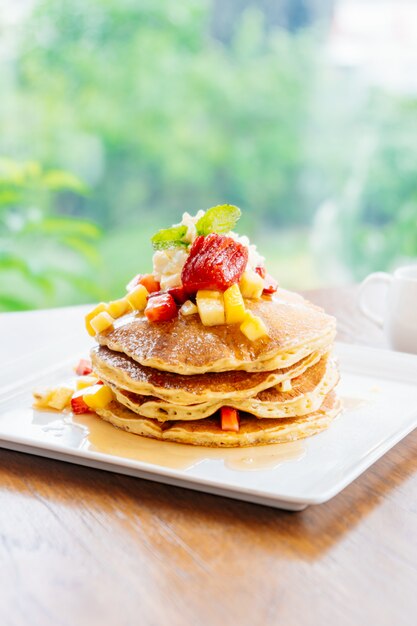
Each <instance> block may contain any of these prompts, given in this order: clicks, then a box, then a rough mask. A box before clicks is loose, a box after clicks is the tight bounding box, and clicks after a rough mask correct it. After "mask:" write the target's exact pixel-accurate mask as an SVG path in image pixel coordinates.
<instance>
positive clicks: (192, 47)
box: [0, 0, 417, 306]
mask: <svg viewBox="0 0 417 626" xmlns="http://www.w3.org/2000/svg"><path fill="white" fill-rule="evenodd" d="M211 20H212V5H211V2H209V0H183V1H182V2H177V1H176V0H159V1H158V2H151V0H89V1H88V2H84V0H72V2H71V3H67V2H64V1H63V0H36V1H35V2H34V4H33V9H32V10H31V11H30V12H29V13H28V15H27V17H26V18H25V19H24V20H22V22H21V23H19V25H18V27H15V30H14V31H13V33H12V37H11V40H12V41H11V44H10V46H9V47H10V52H9V57H8V61H7V63H4V64H3V69H4V71H2V72H0V91H1V94H2V97H1V99H0V153H3V154H9V155H12V157H13V158H15V159H19V160H27V159H36V160H37V161H39V162H40V163H43V164H45V167H46V168H47V171H48V168H49V169H53V168H56V167H58V168H60V169H61V170H64V171H71V172H74V173H75V174H76V175H77V176H78V177H79V178H80V179H82V180H84V181H86V183H87V184H88V186H89V188H90V189H91V193H89V194H86V193H84V190H82V189H80V188H79V189H72V192H70V191H65V192H62V191H59V193H57V194H56V193H55V190H54V189H53V187H51V185H50V184H49V186H48V184H46V186H45V187H44V191H43V193H46V196H47V197H48V198H49V200H48V202H47V204H48V206H49V208H48V211H49V212H51V211H53V213H54V215H55V219H56V218H57V217H58V216H61V217H62V219H63V220H64V221H63V222H62V225H64V224H65V223H66V224H67V225H68V228H69V229H71V227H70V223H72V220H75V222H74V223H75V224H76V223H78V222H77V220H79V218H80V216H87V217H88V218H89V219H90V220H92V221H94V222H96V223H98V224H99V225H100V226H101V227H102V228H103V230H104V238H103V240H102V242H100V243H97V244H94V247H95V248H96V249H97V251H98V252H97V254H98V253H99V252H100V251H101V252H102V253H103V258H104V261H103V264H102V265H101V266H100V267H98V265H96V266H94V263H96V264H97V259H96V258H94V254H93V252H92V250H93V245H92V239H91V238H88V237H86V236H85V233H84V235H83V236H81V237H79V236H78V235H77V234H75V233H74V232H73V231H71V230H70V231H69V234H68V236H69V237H70V238H72V244H73V248H72V249H71V254H74V253H75V252H74V246H76V245H78V247H79V250H78V255H79V256H80V258H81V257H82V258H83V262H84V263H85V265H84V269H83V270H81V268H80V266H79V264H78V263H79V261H78V262H77V264H75V265H76V266H77V270H76V271H73V272H72V276H73V279H74V280H73V286H72V288H71V289H69V288H67V289H66V290H64V289H62V288H59V289H58V288H56V289H55V291H54V293H53V294H52V292H51V291H50V292H48V290H47V289H46V287H45V288H44V291H43V293H44V295H43V296H42V298H34V296H33V295H29V294H28V295H27V296H26V297H25V303H26V304H27V305H29V304H31V305H32V306H41V305H45V303H47V302H48V303H55V304H58V303H69V302H72V301H79V300H80V299H93V291H94V288H95V290H96V292H97V293H98V292H100V293H102V294H104V297H107V298H108V297H117V295H118V294H119V292H120V290H121V289H122V288H123V285H124V283H125V282H126V279H127V278H129V275H130V274H133V273H136V272H137V271H141V270H146V269H149V263H150V255H151V247H150V245H149V237H150V236H151V235H152V233H153V232H155V230H157V228H159V227H162V226H167V225H169V224H170V223H172V222H175V221H177V220H178V218H179V216H180V214H181V213H182V212H183V211H185V210H187V211H190V212H196V211H197V210H198V209H200V208H206V207H208V206H213V205H215V204H220V203H224V202H229V203H233V204H236V205H238V206H240V207H241V208H242V210H243V214H244V216H243V218H242V221H241V224H240V225H239V227H240V230H242V231H246V232H248V234H250V235H251V236H253V237H254V239H256V241H257V242H258V243H259V247H260V248H261V250H262V249H263V246H265V253H268V255H269V256H268V258H269V263H270V265H271V266H272V267H273V268H274V270H275V271H276V273H277V274H278V278H279V279H280V282H281V283H284V284H286V285H287V286H294V285H296V286H311V285H312V284H316V283H317V281H321V282H322V283H325V282H329V281H336V280H340V279H341V278H345V279H352V278H356V279H360V278H362V277H363V276H364V275H365V274H366V273H367V272H369V271H371V270H374V269H385V268H389V267H391V266H392V265H393V264H395V263H398V262H401V261H402V260H407V259H409V258H413V257H415V256H416V255H417V241H416V238H417V234H416V233H417V214H416V191H417V189H416V176H415V171H416V169H417V147H416V146H417V144H416V143H415V141H414V137H415V136H416V130H417V128H416V125H417V124H416V112H417V98H416V97H415V96H413V95H403V96H400V95H394V94H392V93H388V92H386V91H384V90H383V89H382V88H376V87H371V86H369V85H367V84H365V82H364V81H363V79H362V78H361V77H360V76H357V75H356V73H355V72H354V71H351V72H343V71H340V70H337V69H336V68H334V67H332V65H331V63H330V62H329V59H327V58H326V54H325V43H326V32H327V26H326V25H325V24H322V25H312V26H311V27H309V28H308V29H304V30H299V31H297V32H295V33H294V32H292V33H290V32H287V31H285V30H282V29H279V28H275V27H271V25H269V24H267V23H265V16H264V15H263V14H262V12H261V11H260V10H258V9H257V8H249V9H245V10H244V11H242V12H241V13H240V15H239V16H238V18H237V19H236V23H235V27H234V31H233V33H232V35H231V37H230V38H229V39H227V41H223V42H221V41H219V40H218V39H216V38H215V37H214V35H213V29H212V24H211ZM27 191H28V195H25V202H26V205H25V203H22V202H21V203H20V204H15V205H13V207H14V213H15V214H16V215H20V214H21V215H22V216H23V219H26V218H25V215H26V214H27V213H28V212H30V211H29V207H31V206H32V205H35V206H37V208H38V203H39V202H38V196H37V195H36V196H33V197H32V196H31V195H30V194H31V193H33V190H32V188H31V187H28V189H27ZM74 191H75V192H76V193H74ZM78 192H81V193H78ZM25 193H26V192H25ZM36 193H37V194H38V192H36ZM40 205H41V206H43V204H42V203H40ZM25 206H26V208H25ZM52 207H54V208H52ZM38 210H41V209H38ZM41 211H43V209H42V210H41ZM65 220H66V222H65ZM70 220H71V222H70ZM308 229H310V230H311V232H312V243H311V242H310V238H309V236H308V234H306V233H307V231H308ZM294 231H297V232H296V233H294ZM71 232H72V237H71ZM44 236H46V231H44ZM47 240H48V246H47V247H46V248H47V249H48V254H49V264H50V265H53V266H55V259H58V265H59V262H60V260H61V250H62V249H63V248H62V246H63V245H64V246H65V250H66V252H65V254H63V256H62V258H66V254H68V253H69V252H68V251H69V250H70V246H68V242H66V243H65V241H64V240H65V234H64V232H63V231H62V230H61V231H60V232H57V231H54V232H52V231H50V232H49V233H48V235H47ZM76 242H78V243H76ZM86 245H87V247H88V251H87V248H86ZM46 248H45V249H46ZM81 248H83V249H84V251H83V250H81ZM313 253H314V254H315V258H314V257H313ZM44 256H45V258H46V256H47V255H46V254H45V255H44ZM86 261H87V263H86ZM314 262H316V267H314ZM32 264H33V261H32ZM70 265H71V267H72V265H73V263H72V262H71V263H70ZM44 267H45V263H44ZM67 267H68V264H67ZM0 271H2V272H3V270H1V269H0ZM35 274H36V272H35ZM42 275H43V274H42V273H40V274H39V273H38V276H42ZM81 277H82V284H81V283H80V282H79V281H80V280H81ZM67 278H69V276H67ZM92 278H94V281H93V282H92ZM77 281H78V282H77ZM3 282H4V281H3ZM3 282H2V285H3ZM29 282H30V281H29ZM70 283H71V281H70V280H69V281H67V286H68V285H70ZM19 289H20V287H19ZM19 293H20V291H19ZM48 293H49V296H47V294H48ZM76 293H77V294H78V296H77V297H76V296H75V294H76ZM48 298H49V299H48ZM74 298H75V299H74ZM9 304H10V306H17V304H18V303H17V302H16V303H15V304H13V301H12V300H9ZM26 304H24V303H22V304H21V306H26Z"/></svg>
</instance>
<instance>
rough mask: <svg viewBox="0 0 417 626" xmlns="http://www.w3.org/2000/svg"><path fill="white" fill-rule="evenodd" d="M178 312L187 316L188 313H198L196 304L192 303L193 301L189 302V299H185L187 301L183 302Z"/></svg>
mask: <svg viewBox="0 0 417 626" xmlns="http://www.w3.org/2000/svg"><path fill="white" fill-rule="evenodd" d="M180 313H181V315H184V316H185V317H187V316H188V315H195V314H196V313H198V308H197V305H196V304H194V302H191V300H187V302H184V304H183V305H182V307H181V308H180Z"/></svg>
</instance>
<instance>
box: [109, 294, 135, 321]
mask: <svg viewBox="0 0 417 626" xmlns="http://www.w3.org/2000/svg"><path fill="white" fill-rule="evenodd" d="M131 310H132V305H131V304H130V302H129V301H128V299H127V298H120V299H119V300H113V301H112V302H109V304H108V305H107V313H109V314H110V315H111V316H112V317H113V318H114V319H117V318H118V317H121V316H122V315H125V314H126V313H129V311H131Z"/></svg>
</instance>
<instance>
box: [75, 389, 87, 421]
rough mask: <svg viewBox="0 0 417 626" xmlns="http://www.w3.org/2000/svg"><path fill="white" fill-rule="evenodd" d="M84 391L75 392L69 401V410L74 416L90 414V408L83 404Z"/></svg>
mask: <svg viewBox="0 0 417 626" xmlns="http://www.w3.org/2000/svg"><path fill="white" fill-rule="evenodd" d="M84 393H85V392H84V389H81V390H80V391H76V392H75V393H74V395H73V396H72V399H71V410H72V412H73V413H75V415H82V414H83V413H91V410H90V407H89V406H88V405H87V404H86V403H85V401H84V398H83V394H84Z"/></svg>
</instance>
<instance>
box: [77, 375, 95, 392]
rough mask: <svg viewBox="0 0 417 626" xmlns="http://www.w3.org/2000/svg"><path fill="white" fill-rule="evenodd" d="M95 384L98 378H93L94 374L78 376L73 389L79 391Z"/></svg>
mask: <svg viewBox="0 0 417 626" xmlns="http://www.w3.org/2000/svg"><path fill="white" fill-rule="evenodd" d="M97 383H98V378H97V376H94V374H89V375H88V376H79V377H78V378H77V380H76V381H75V388H76V389H77V390H78V391H79V390H80V389H85V388H86V387H91V386H92V385H96V384H97Z"/></svg>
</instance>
